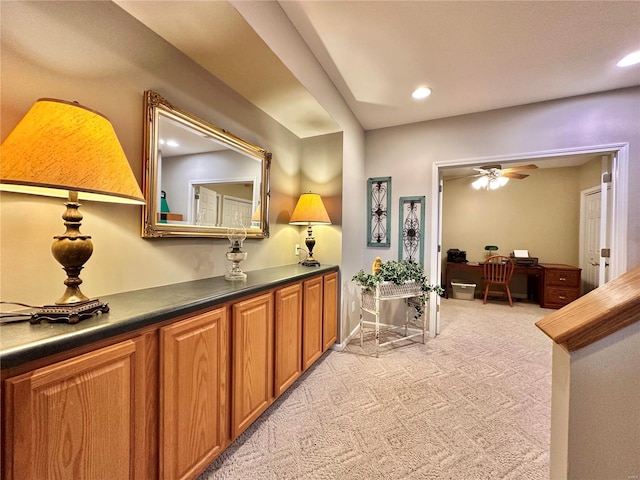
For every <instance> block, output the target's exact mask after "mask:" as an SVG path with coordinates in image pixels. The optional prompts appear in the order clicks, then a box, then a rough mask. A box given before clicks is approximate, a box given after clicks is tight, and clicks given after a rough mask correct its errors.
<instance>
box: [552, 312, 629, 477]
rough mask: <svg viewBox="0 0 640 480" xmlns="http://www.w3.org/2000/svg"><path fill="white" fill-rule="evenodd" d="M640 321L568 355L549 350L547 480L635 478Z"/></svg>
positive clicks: (564, 352) (558, 347)
mask: <svg viewBox="0 0 640 480" xmlns="http://www.w3.org/2000/svg"><path fill="white" fill-rule="evenodd" d="M639 344H640V322H636V323H634V324H632V325H629V326H628V327H625V328H624V329H622V330H619V331H617V332H615V333H613V334H611V335H609V336H608V337H606V338H604V339H602V340H599V341H597V342H595V343H593V344H591V345H588V346H587V347H584V348H582V349H580V350H577V351H575V352H572V353H569V352H567V351H566V350H565V349H564V348H563V347H561V346H559V345H557V344H554V345H553V377H552V378H553V391H552V400H551V401H552V411H551V415H552V417H551V478H552V479H554V480H555V479H571V480H600V479H605V478H606V479H609V478H611V479H614V478H619V479H627V478H637V476H638V475H639V474H640V449H639V446H640V402H638V398H639V396H640V375H638V372H639V371H640V349H638V345H639Z"/></svg>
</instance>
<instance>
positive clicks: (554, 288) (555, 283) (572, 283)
mask: <svg viewBox="0 0 640 480" xmlns="http://www.w3.org/2000/svg"><path fill="white" fill-rule="evenodd" d="M540 266H542V267H543V269H544V274H543V278H542V299H541V302H540V306H541V307H542V308H562V307H564V306H565V305H567V304H568V303H571V302H573V301H574V300H575V299H577V298H578V297H579V296H580V272H581V269H580V268H577V267H572V266H571V265H564V264H558V263H542V264H540Z"/></svg>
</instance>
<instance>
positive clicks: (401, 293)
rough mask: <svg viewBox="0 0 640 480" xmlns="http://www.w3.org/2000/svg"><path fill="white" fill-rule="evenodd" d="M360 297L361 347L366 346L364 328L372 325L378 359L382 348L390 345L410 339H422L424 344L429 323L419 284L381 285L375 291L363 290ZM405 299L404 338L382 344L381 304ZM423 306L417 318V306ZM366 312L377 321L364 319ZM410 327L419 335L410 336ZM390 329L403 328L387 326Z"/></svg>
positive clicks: (385, 283) (384, 283)
mask: <svg viewBox="0 0 640 480" xmlns="http://www.w3.org/2000/svg"><path fill="white" fill-rule="evenodd" d="M360 292H361V296H360V346H361V347H363V346H364V328H365V326H368V325H372V326H374V328H375V342H376V350H375V353H376V357H377V356H378V353H379V350H380V347H384V346H385V345H390V344H393V343H396V342H401V341H405V340H408V339H410V338H415V337H422V343H423V344H424V339H425V336H426V333H427V321H426V318H425V303H424V302H423V301H422V300H421V298H420V295H421V293H422V289H421V285H420V283H417V282H409V283H405V284H402V285H396V284H394V283H391V282H389V283H387V282H383V283H379V284H378V285H377V286H376V288H375V290H364V289H361V291H360ZM402 298H404V299H405V304H406V309H405V323H404V336H403V337H399V338H395V339H393V340H389V341H387V342H383V343H380V304H381V302H384V301H386V300H396V299H402ZM420 304H422V313H421V315H420V316H419V317H418V318H416V316H415V315H414V314H413V313H414V312H415V306H419V305H420ZM364 312H368V313H370V314H372V315H373V316H374V317H375V321H368V320H365V319H364ZM409 326H411V327H413V328H417V329H419V330H420V332H418V333H412V334H409ZM385 327H388V328H390V329H394V328H401V327H402V326H387V325H385Z"/></svg>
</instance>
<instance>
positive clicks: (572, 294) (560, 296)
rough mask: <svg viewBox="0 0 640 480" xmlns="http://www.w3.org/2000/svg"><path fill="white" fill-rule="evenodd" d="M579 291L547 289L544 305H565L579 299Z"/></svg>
mask: <svg viewBox="0 0 640 480" xmlns="http://www.w3.org/2000/svg"><path fill="white" fill-rule="evenodd" d="M579 296H580V295H579V291H578V290H577V289H574V288H548V289H547V292H546V297H545V303H546V304H550V305H566V304H568V303H571V302H573V301H574V300H576V299H577V298H578V297H579Z"/></svg>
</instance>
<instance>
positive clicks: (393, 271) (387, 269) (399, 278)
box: [351, 260, 443, 317]
mask: <svg viewBox="0 0 640 480" xmlns="http://www.w3.org/2000/svg"><path fill="white" fill-rule="evenodd" d="M351 280H352V281H353V282H355V283H356V284H357V285H359V286H360V288H362V290H363V291H364V292H371V291H373V290H375V288H376V286H377V285H378V284H379V283H381V282H391V283H393V284H395V285H403V284H405V283H407V282H415V283H418V284H420V290H421V293H420V296H419V297H417V298H418V299H419V302H417V303H413V302H412V303H411V305H412V306H413V307H414V308H415V309H416V317H419V316H421V315H422V313H423V311H424V305H426V303H427V301H428V300H429V293H431V292H436V293H437V294H438V295H442V294H443V290H442V287H440V285H433V284H430V283H429V281H428V279H427V275H426V273H425V271H424V268H423V266H422V265H420V264H419V263H416V262H412V261H411V260H389V261H386V262H383V263H381V264H380V270H378V272H377V273H375V274H373V273H366V272H365V271H364V270H360V271H359V272H358V273H356V274H355V275H354V276H353V277H352V278H351Z"/></svg>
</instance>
